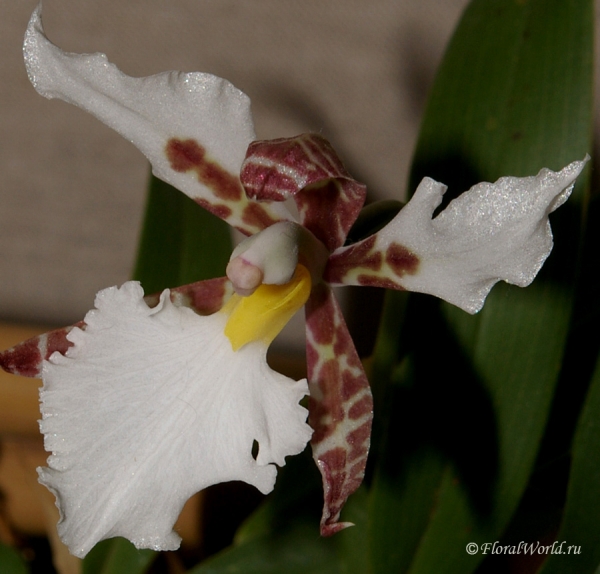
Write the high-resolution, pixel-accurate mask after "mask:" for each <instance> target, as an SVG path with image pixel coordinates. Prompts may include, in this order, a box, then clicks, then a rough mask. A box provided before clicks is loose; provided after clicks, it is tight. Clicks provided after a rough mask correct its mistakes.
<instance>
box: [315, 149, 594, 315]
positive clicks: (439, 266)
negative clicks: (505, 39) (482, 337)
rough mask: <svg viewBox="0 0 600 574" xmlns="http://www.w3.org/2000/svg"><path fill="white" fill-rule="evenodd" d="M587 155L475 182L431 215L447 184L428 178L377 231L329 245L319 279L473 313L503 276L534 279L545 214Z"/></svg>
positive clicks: (547, 244)
mask: <svg viewBox="0 0 600 574" xmlns="http://www.w3.org/2000/svg"><path fill="white" fill-rule="evenodd" d="M588 160H589V157H586V158H585V159H584V160H583V161H575V162H573V163H571V164H569V165H568V166H567V167H565V168H564V169H563V170H562V171H560V172H558V173H555V172H553V171H550V170H549V169H542V170H541V171H540V172H539V173H538V175H536V176H532V177H503V178H500V179H499V180H498V181H497V182H496V183H479V184H477V185H475V186H473V187H472V188H471V189H470V190H469V191H467V192H465V193H463V194H462V195H460V196H459V197H458V198H456V199H454V200H453V201H451V202H450V204H449V205H448V207H447V208H446V209H445V210H444V211H442V212H441V213H440V214H439V215H438V216H437V217H435V218H433V212H434V211H435V209H436V208H437V207H438V206H439V205H440V204H441V202H442V196H443V194H444V192H445V191H446V186H445V185H443V184H441V183H438V182H437V181H434V180H433V179H430V178H428V177H426V178H425V179H423V181H422V182H421V183H420V184H419V187H418V188H417V190H416V191H415V194H414V195H413V197H412V199H411V200H410V201H409V202H408V204H407V205H406V206H405V207H404V208H403V209H402V210H401V211H400V212H399V213H398V215H397V216H396V217H395V218H394V219H393V220H392V221H391V222H390V223H389V224H388V225H386V226H385V227H384V228H383V229H382V230H381V231H379V232H377V233H375V234H374V235H372V236H370V237H368V238H366V239H363V240H362V241H359V242H358V243H354V244H352V245H349V246H347V247H342V248H340V249H336V251H334V253H333V254H332V255H331V257H330V258H329V261H328V263H327V269H326V270H325V279H326V280H327V281H328V282H329V283H330V284H332V285H371V286H378V287H386V288H390V289H407V290H409V291H416V292H419V293H429V294H430V295H435V296H437V297H440V298H441V299H444V300H445V301H448V302H449V303H453V304H454V305H457V306H458V307H460V308H461V309H464V310H465V311H467V312H469V313H476V312H477V311H479V310H480V309H481V307H482V306H483V302H484V300H485V298H486V296H487V294H488V293H489V291H490V289H491V288H492V286H493V285H494V284H495V283H496V282H498V281H500V280H501V279H502V280H504V281H506V282H508V283H513V284H515V285H519V286H520V287H525V286H526V285H529V284H530V283H531V282H532V281H533V279H534V277H535V276H536V275H537V273H538V271H539V270H540V268H541V266H542V264H543V263H544V261H545V260H546V258H547V257H548V255H549V254H550V251H551V250H552V230H551V229H550V222H549V221H548V214H549V213H551V212H552V211H554V210H555V209H556V208H557V207H559V206H560V205H562V204H563V203H564V202H565V201H566V200H567V198H568V197H569V194H570V193H571V191H572V189H573V186H574V184H575V179H576V178H577V176H578V175H579V174H580V173H581V171H582V170H583V168H584V166H585V164H586V162H587V161H588Z"/></svg>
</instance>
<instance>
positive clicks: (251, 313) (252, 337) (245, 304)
mask: <svg viewBox="0 0 600 574" xmlns="http://www.w3.org/2000/svg"><path fill="white" fill-rule="evenodd" d="M310 289H311V281H310V273H309V272H308V269H306V267H304V266H303V265H298V266H297V267H296V271H295V273H294V276H293V278H292V280H291V281H289V282H288V283H285V284H284V285H265V284H263V285H261V286H260V287H258V288H257V289H256V291H255V292H254V293H252V295H250V296H248V297H241V296H239V295H237V294H234V295H232V297H231V298H230V299H229V301H228V302H227V304H226V305H225V306H224V307H223V308H222V309H221V312H222V313H227V314H228V315H229V319H228V321H227V325H226V326H225V335H226V336H227V338H228V339H229V340H230V341H231V346H232V347H233V350H234V351H237V350H238V349H240V348H241V347H243V346H244V345H245V344H246V343H250V342H251V341H262V342H264V343H265V344H267V345H269V344H270V343H271V341H273V339H274V338H275V337H276V336H277V335H278V334H279V333H280V331H281V330H282V329H283V328H284V327H285V325H286V324H287V322H288V321H289V320H290V319H291V318H292V316H293V315H294V314H295V313H296V311H298V309H300V307H302V306H303V305H304V303H306V300H307V299H308V296H309V295H310Z"/></svg>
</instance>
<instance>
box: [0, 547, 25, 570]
mask: <svg viewBox="0 0 600 574" xmlns="http://www.w3.org/2000/svg"><path fill="white" fill-rule="evenodd" d="M0 572H2V574H27V573H28V572H29V568H27V566H26V565H25V562H24V561H23V559H22V558H21V557H20V556H19V554H18V553H17V552H16V551H15V550H14V549H13V548H11V547H10V546H6V545H5V544H2V543H1V542H0Z"/></svg>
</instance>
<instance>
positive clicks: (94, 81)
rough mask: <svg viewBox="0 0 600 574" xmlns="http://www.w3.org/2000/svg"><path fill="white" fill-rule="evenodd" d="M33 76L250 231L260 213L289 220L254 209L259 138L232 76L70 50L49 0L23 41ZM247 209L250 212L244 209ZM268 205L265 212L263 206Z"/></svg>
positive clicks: (39, 86)
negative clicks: (125, 67) (247, 172)
mask: <svg viewBox="0 0 600 574" xmlns="http://www.w3.org/2000/svg"><path fill="white" fill-rule="evenodd" d="M23 51H24V56H25V64H26V66H27V72H28V74H29V78H30V80H31V83H32V84H33V86H34V87H35V89H36V90H37V91H38V92H39V93H40V94H41V95H43V96H45V97H47V98H60V99H62V100H64V101H66V102H69V103H71V104H74V105H76V106H79V107H81V108H83V109H84V110H86V111H88V112H90V113H91V114H93V115H94V116H96V117H97V118H98V119H100V120H101V121H102V122H104V123H105V124H107V125H108V126H110V127H111V128H113V129H114V130H115V131H117V132H118V133H120V134H121V135H122V136H123V137H125V138H127V139H128V140H129V141H131V142H132V143H133V144H134V145H135V146H136V147H138V149H140V151H142V153H144V155H145V156H146V157H147V158H148V159H149V160H150V163H151V164H152V168H153V171H154V173H155V175H156V176H157V177H159V178H161V179H163V180H164V181H167V182H168V183H170V184H171V185H173V186H175V187H176V188H178V189H180V190H181V191H183V192H184V193H185V194H186V195H188V196H190V197H191V198H193V199H195V200H197V201H198V202H199V203H200V204H201V205H203V207H205V208H207V209H209V210H211V211H212V212H213V213H215V214H216V215H218V216H219V217H221V218H223V219H225V220H226V221H228V222H229V223H231V224H232V225H235V226H238V227H240V228H241V229H242V230H243V231H245V232H247V233H254V232H255V231H257V230H259V229H262V228H263V227H264V225H263V224H260V223H259V222H258V221H257V220H259V219H261V218H262V219H265V220H268V219H269V218H273V219H274V220H278V219H281V218H283V219H287V218H288V217H289V213H288V212H287V210H286V209H285V207H284V206H279V205H273V206H270V207H269V206H261V207H260V208H259V207H257V206H256V205H254V202H252V205H254V207H252V208H250V209H247V207H248V204H249V201H248V198H247V197H246V195H245V193H244V191H243V188H242V186H241V182H240V181H239V172H240V168H241V165H242V162H243V160H244V157H245V154H246V150H247V148H248V145H249V144H250V142H251V141H252V140H253V139H254V128H253V124H252V116H251V112H250V100H249V98H248V97H247V96H246V95H245V94H244V93H243V92H241V91H240V90H238V89H237V88H235V87H234V86H233V85H232V84H230V83H229V82H228V81H226V80H223V79H221V78H218V77H216V76H212V75H210V74H203V73H182V72H165V73H162V74H157V75H154V76H149V77H147V78H131V77H129V76H126V75H125V74H123V73H122V72H121V71H120V70H119V69H118V68H117V67H116V66H115V65H114V64H111V63H110V62H108V60H107V58H106V56H105V55H104V54H70V53H66V52H63V51H62V50H61V49H60V48H58V47H56V46H55V45H54V44H52V43H51V42H50V41H49V40H48V38H47V37H46V36H45V34H44V30H43V27H42V21H41V4H40V5H39V6H38V7H37V9H36V10H35V11H34V13H33V15H32V17H31V20H30V22H29V26H28V28H27V32H26V34H25V43H24V46H23ZM245 209H246V211H244V210H245ZM256 210H258V211H260V216H261V217H258V215H257V214H256V213H255V211H256Z"/></svg>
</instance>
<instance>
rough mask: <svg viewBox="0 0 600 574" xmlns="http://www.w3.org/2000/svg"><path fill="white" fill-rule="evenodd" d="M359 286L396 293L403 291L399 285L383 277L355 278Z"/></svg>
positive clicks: (365, 276) (366, 276)
mask: <svg viewBox="0 0 600 574" xmlns="http://www.w3.org/2000/svg"><path fill="white" fill-rule="evenodd" d="M356 281H357V282H358V284H359V285H363V286H364V287H382V288H384V289H396V290H397V291H404V287H402V285H400V284H399V283H396V282H395V281H393V280H392V279H386V278H385V277H376V276H374V275H359V276H358V277H357V278H356Z"/></svg>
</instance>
